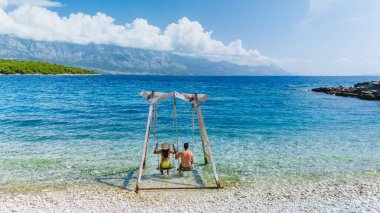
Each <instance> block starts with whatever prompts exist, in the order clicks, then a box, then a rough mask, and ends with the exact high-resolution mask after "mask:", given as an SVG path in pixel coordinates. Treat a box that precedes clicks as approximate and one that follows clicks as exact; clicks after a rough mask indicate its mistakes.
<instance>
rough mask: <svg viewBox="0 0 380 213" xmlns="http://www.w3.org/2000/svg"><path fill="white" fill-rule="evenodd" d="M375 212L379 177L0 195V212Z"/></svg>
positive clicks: (69, 189) (379, 192) (71, 189)
mask: <svg viewBox="0 0 380 213" xmlns="http://www.w3.org/2000/svg"><path fill="white" fill-rule="evenodd" d="M169 211H172V212H207V213H209V212H380V177H378V178H374V179H373V180H371V181H369V180H366V181H353V182H350V183H347V182H344V181H343V182H339V181H317V182H312V181H309V182H305V183H297V184H280V183H279V184H269V183H249V184H242V185H229V186H226V187H224V189H221V190H197V191H196V190H192V191H190V190H188V191H185V190H182V191H143V192H141V193H139V194H136V193H135V192H133V190H132V187H130V188H127V189H120V188H112V187H105V186H99V185H98V186H94V187H89V186H81V187H79V186H70V187H65V188H62V189H44V190H34V191H24V192H20V191H15V192H9V191H8V192H1V191H0V212H169Z"/></svg>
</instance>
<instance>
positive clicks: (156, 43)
mask: <svg viewBox="0 0 380 213" xmlns="http://www.w3.org/2000/svg"><path fill="white" fill-rule="evenodd" d="M59 6H62V5H61V4H60V3H58V2H52V1H48V0H29V1H26V0H0V23H1V25H0V34H11V35H15V36H17V37H21V38H26V39H33V40H40V41H61V42H70V43H77V44H89V43H95V44H113V45H118V46H123V47H135V48H144V49H152V50H159V51H170V52H174V53H177V54H182V55H189V56H197V57H204V58H208V59H210V60H215V61H219V60H226V61H229V62H232V63H237V64H244V65H259V64H268V63H270V59H269V58H267V57H265V56H263V55H262V54H260V52H259V51H258V50H250V49H246V48H244V47H243V44H242V41H241V40H239V39H238V40H235V41H232V42H230V43H229V44H224V43H223V42H222V41H218V40H216V39H213V38H212V32H210V31H206V30H205V29H204V28H203V27H202V25H201V24H200V23H199V22H197V21H192V20H189V19H188V18H187V17H183V18H181V19H179V20H178V22H176V23H171V24H169V25H168V26H167V27H166V28H165V29H163V30H161V29H160V28H159V27H157V26H154V25H151V24H149V23H148V21H147V20H146V19H141V18H136V19H135V20H134V21H132V22H131V23H127V24H125V25H117V24H115V23H114V21H115V20H114V19H113V18H112V17H110V16H107V15H106V14H104V13H100V12H99V13H97V14H96V15H93V16H91V15H87V14H83V13H73V14H70V15H69V16H68V17H61V16H60V15H59V14H58V13H56V12H54V11H52V10H50V9H49V7H59Z"/></svg>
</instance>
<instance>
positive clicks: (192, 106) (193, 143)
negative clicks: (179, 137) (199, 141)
mask: <svg viewBox="0 0 380 213" xmlns="http://www.w3.org/2000/svg"><path fill="white" fill-rule="evenodd" d="M191 113H192V119H193V131H192V140H191V146H192V147H191V148H192V149H193V154H194V153H195V152H194V146H195V142H194V129H195V122H194V104H192V105H191Z"/></svg>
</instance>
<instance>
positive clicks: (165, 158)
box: [153, 143, 194, 175]
mask: <svg viewBox="0 0 380 213" xmlns="http://www.w3.org/2000/svg"><path fill="white" fill-rule="evenodd" d="M157 148H158V143H156V148H155V149H154V152H153V153H154V154H161V163H160V168H159V169H160V172H161V175H163V174H164V171H163V170H166V171H167V174H169V170H170V168H171V164H170V154H175V159H176V160H177V159H178V158H181V163H180V165H179V168H178V172H182V171H191V170H193V164H194V155H193V153H192V152H191V151H190V150H189V143H185V144H184V146H183V148H184V149H185V150H184V151H182V152H178V147H177V149H176V148H175V146H174V144H173V150H174V151H173V150H170V145H169V144H168V143H163V144H161V150H157Z"/></svg>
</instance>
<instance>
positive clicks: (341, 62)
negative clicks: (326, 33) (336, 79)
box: [333, 58, 351, 64]
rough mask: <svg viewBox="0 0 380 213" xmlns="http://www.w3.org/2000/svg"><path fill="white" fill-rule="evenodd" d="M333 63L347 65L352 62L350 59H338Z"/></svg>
mask: <svg viewBox="0 0 380 213" xmlns="http://www.w3.org/2000/svg"><path fill="white" fill-rule="evenodd" d="M333 62H334V63H337V64H347V63H350V62H351V60H350V59H348V58H338V59H336V60H334V61H333Z"/></svg>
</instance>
